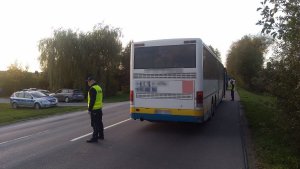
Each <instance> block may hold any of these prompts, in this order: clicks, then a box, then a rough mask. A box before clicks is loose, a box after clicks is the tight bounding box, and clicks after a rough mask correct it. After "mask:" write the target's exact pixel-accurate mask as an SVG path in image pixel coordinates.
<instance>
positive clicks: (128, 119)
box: [70, 118, 131, 141]
mask: <svg viewBox="0 0 300 169" xmlns="http://www.w3.org/2000/svg"><path fill="white" fill-rule="evenodd" d="M129 120H131V118H129V119H126V120H123V121H120V122H118V123H115V124H112V125H110V126H107V127H105V128H104V130H105V129H108V128H111V127H114V126H116V125H119V124H122V123H125V122H126V121H129ZM92 134H93V133H92V132H91V133H88V134H85V135H82V136H80V137H77V138H74V139H72V140H70V141H76V140H79V139H82V138H84V137H87V136H89V135H92Z"/></svg>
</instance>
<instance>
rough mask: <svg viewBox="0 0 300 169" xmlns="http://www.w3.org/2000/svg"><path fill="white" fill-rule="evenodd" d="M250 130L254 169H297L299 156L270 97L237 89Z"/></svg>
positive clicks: (284, 119) (299, 166)
mask: <svg viewBox="0 0 300 169" xmlns="http://www.w3.org/2000/svg"><path fill="white" fill-rule="evenodd" d="M238 93H239V95H240V98H241V104H242V105H243V106H244V110H245V113H246V117H247V119H248V123H249V128H250V130H251V134H252V138H253V141H254V145H255V146H254V147H255V152H256V156H257V157H256V158H257V160H258V165H259V166H258V168H264V169H269V168H270V169H299V168H300V154H299V152H297V149H296V145H295V144H299V143H295V142H294V141H293V140H292V137H291V132H289V129H288V126H289V125H288V123H289V121H288V120H287V119H286V118H284V115H283V114H282V113H281V111H280V110H279V109H278V108H276V99H275V98H274V97H271V96H265V95H259V94H255V93H251V92H249V91H246V90H244V89H242V88H238Z"/></svg>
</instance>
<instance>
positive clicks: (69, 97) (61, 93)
mask: <svg viewBox="0 0 300 169" xmlns="http://www.w3.org/2000/svg"><path fill="white" fill-rule="evenodd" d="M50 96H53V97H56V98H57V99H58V101H64V102H66V103H68V102H71V101H83V100H84V94H83V92H82V91H80V90H78V89H60V90H58V91H56V92H55V93H53V94H50Z"/></svg>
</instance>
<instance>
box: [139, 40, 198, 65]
mask: <svg viewBox="0 0 300 169" xmlns="http://www.w3.org/2000/svg"><path fill="white" fill-rule="evenodd" d="M195 67H196V45H195V44H186V45H172V46H151V47H136V48H135V49H134V69H163V68H195Z"/></svg>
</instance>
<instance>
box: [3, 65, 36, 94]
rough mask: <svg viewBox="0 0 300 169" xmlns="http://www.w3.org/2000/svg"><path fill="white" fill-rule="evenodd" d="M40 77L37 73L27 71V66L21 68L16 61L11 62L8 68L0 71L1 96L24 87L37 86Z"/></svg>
mask: <svg viewBox="0 0 300 169" xmlns="http://www.w3.org/2000/svg"><path fill="white" fill-rule="evenodd" d="M39 82H40V77H39V74H38V73H31V72H28V68H25V69H24V68H23V67H22V66H21V65H19V64H18V63H17V62H15V63H14V64H11V65H10V66H9V67H8V70H7V71H5V72H1V76H0V88H1V89H2V92H1V93H0V95H1V96H10V95H11V94H12V93H13V92H14V91H17V90H22V89H25V88H32V87H35V88H38V86H39Z"/></svg>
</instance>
